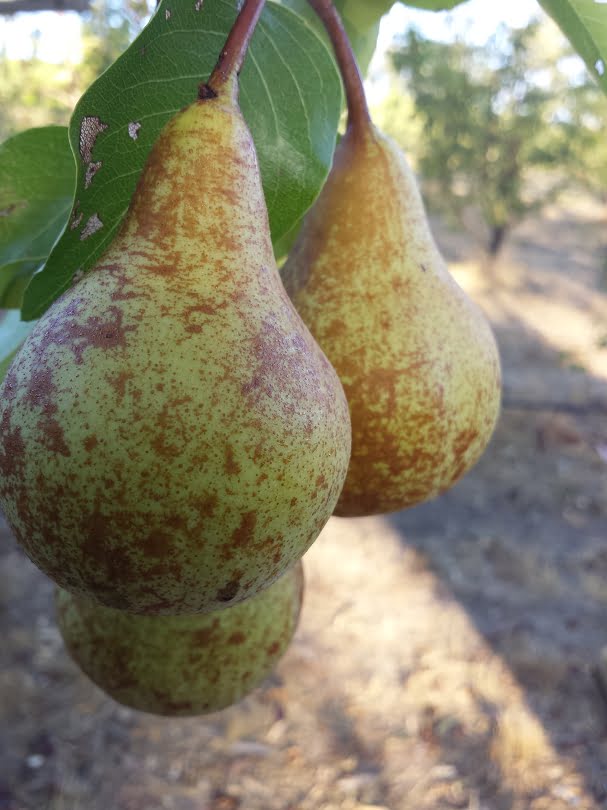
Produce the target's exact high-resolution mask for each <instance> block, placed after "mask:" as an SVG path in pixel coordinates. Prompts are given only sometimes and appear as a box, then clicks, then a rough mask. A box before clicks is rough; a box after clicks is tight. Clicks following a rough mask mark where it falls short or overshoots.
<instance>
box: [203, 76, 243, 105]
mask: <svg viewBox="0 0 607 810" xmlns="http://www.w3.org/2000/svg"><path fill="white" fill-rule="evenodd" d="M211 78H212V77H211ZM238 93H239V84H238V74H236V73H231V74H229V75H228V76H226V77H225V78H224V79H223V80H222V81H216V83H215V84H214V85H213V84H211V79H209V81H208V82H206V83H205V84H201V85H200V87H199V88H198V99H199V101H208V100H209V99H213V98H219V99H222V100H225V101H227V102H229V103H231V104H235V105H237V104H238Z"/></svg>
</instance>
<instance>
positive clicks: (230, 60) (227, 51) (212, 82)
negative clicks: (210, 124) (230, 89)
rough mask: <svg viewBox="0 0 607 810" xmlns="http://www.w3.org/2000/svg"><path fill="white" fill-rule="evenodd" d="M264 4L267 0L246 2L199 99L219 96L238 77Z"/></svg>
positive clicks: (201, 86)
mask: <svg viewBox="0 0 607 810" xmlns="http://www.w3.org/2000/svg"><path fill="white" fill-rule="evenodd" d="M264 4H265V0H244V4H243V6H242V8H241V10H240V12H239V14H238V17H236V22H235V23H234V25H233V26H232V29H231V31H230V33H229V34H228V38H227V39H226V44H225V45H224V46H223V50H222V51H221V53H220V55H219V59H218V60H217V64H216V65H215V67H214V68H213V72H212V73H211V76H210V77H209V80H208V81H207V82H206V84H201V85H200V88H199V90H198V97H199V98H201V99H204V98H212V97H214V96H217V95H218V93H219V92H220V90H221V89H222V88H223V87H224V86H225V85H227V84H229V83H230V81H231V80H232V79H233V78H234V77H235V76H238V74H239V73H240V70H241V68H242V64H243V62H244V60H245V57H246V55H247V50H248V48H249V42H250V41H251V37H252V36H253V31H254V30H255V26H256V25H257V21H258V20H259V16H260V14H261V12H262V9H263V7H264Z"/></svg>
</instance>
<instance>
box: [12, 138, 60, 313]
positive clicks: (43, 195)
mask: <svg viewBox="0 0 607 810" xmlns="http://www.w3.org/2000/svg"><path fill="white" fill-rule="evenodd" d="M75 180H76V166H75V163H74V158H73V156H72V153H71V151H70V145H69V141H68V136H67V128H66V127H54V126H53V127H40V128H37V129H28V130H26V131H25V132H21V133H20V134H19V135H15V136H14V137H13V138H9V139H8V140H7V141H5V142H4V143H3V144H0V307H4V308H7V307H9V308H10V307H15V308H19V307H20V306H21V299H22V295H23V290H24V289H25V286H26V285H27V283H28V281H29V279H30V277H31V275H32V273H33V272H34V271H35V270H36V269H37V268H38V267H40V265H41V264H42V263H43V262H44V261H45V260H46V258H47V256H48V254H49V253H50V250H51V248H52V247H53V245H54V243H55V241H56V239H57V237H58V236H59V234H60V233H61V231H62V230H63V228H64V226H65V223H66V222H67V218H68V216H69V212H70V208H71V205H72V200H73V196H74V183H75Z"/></svg>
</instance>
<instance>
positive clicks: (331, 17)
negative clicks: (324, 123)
mask: <svg viewBox="0 0 607 810" xmlns="http://www.w3.org/2000/svg"><path fill="white" fill-rule="evenodd" d="M308 2H309V3H310V5H311V6H312V8H313V9H314V11H315V12H316V14H317V15H318V17H319V18H320V20H321V22H322V24H323V25H324V27H325V28H326V31H327V34H328V35H329V39H330V40H331V44H332V45H333V50H334V51H335V58H336V59H337V64H338V66H339V70H340V73H341V77H342V80H343V83H344V89H345V91H346V100H347V103H348V127H352V129H353V130H354V132H359V131H360V132H366V131H367V129H368V127H369V124H370V122H371V116H370V114H369V107H368V106H367V99H366V96H365V88H364V86H363V80H362V76H361V75H360V70H359V68H358V63H357V61H356V57H355V56H354V51H353V50H352V44H351V43H350V39H349V37H348V35H347V33H346V30H345V28H344V26H343V23H342V21H341V17H340V16H339V13H338V11H337V9H336V8H335V6H334V5H333V3H332V2H331V0H308Z"/></svg>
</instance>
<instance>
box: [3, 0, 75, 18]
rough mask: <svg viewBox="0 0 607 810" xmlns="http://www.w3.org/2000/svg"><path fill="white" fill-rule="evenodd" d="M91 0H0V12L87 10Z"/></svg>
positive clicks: (7, 13)
mask: <svg viewBox="0 0 607 810" xmlns="http://www.w3.org/2000/svg"><path fill="white" fill-rule="evenodd" d="M90 7H91V0H0V14H4V15H10V14H18V13H19V12H22V11H28V12H31V11H78V12H83V11H89V9H90Z"/></svg>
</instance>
